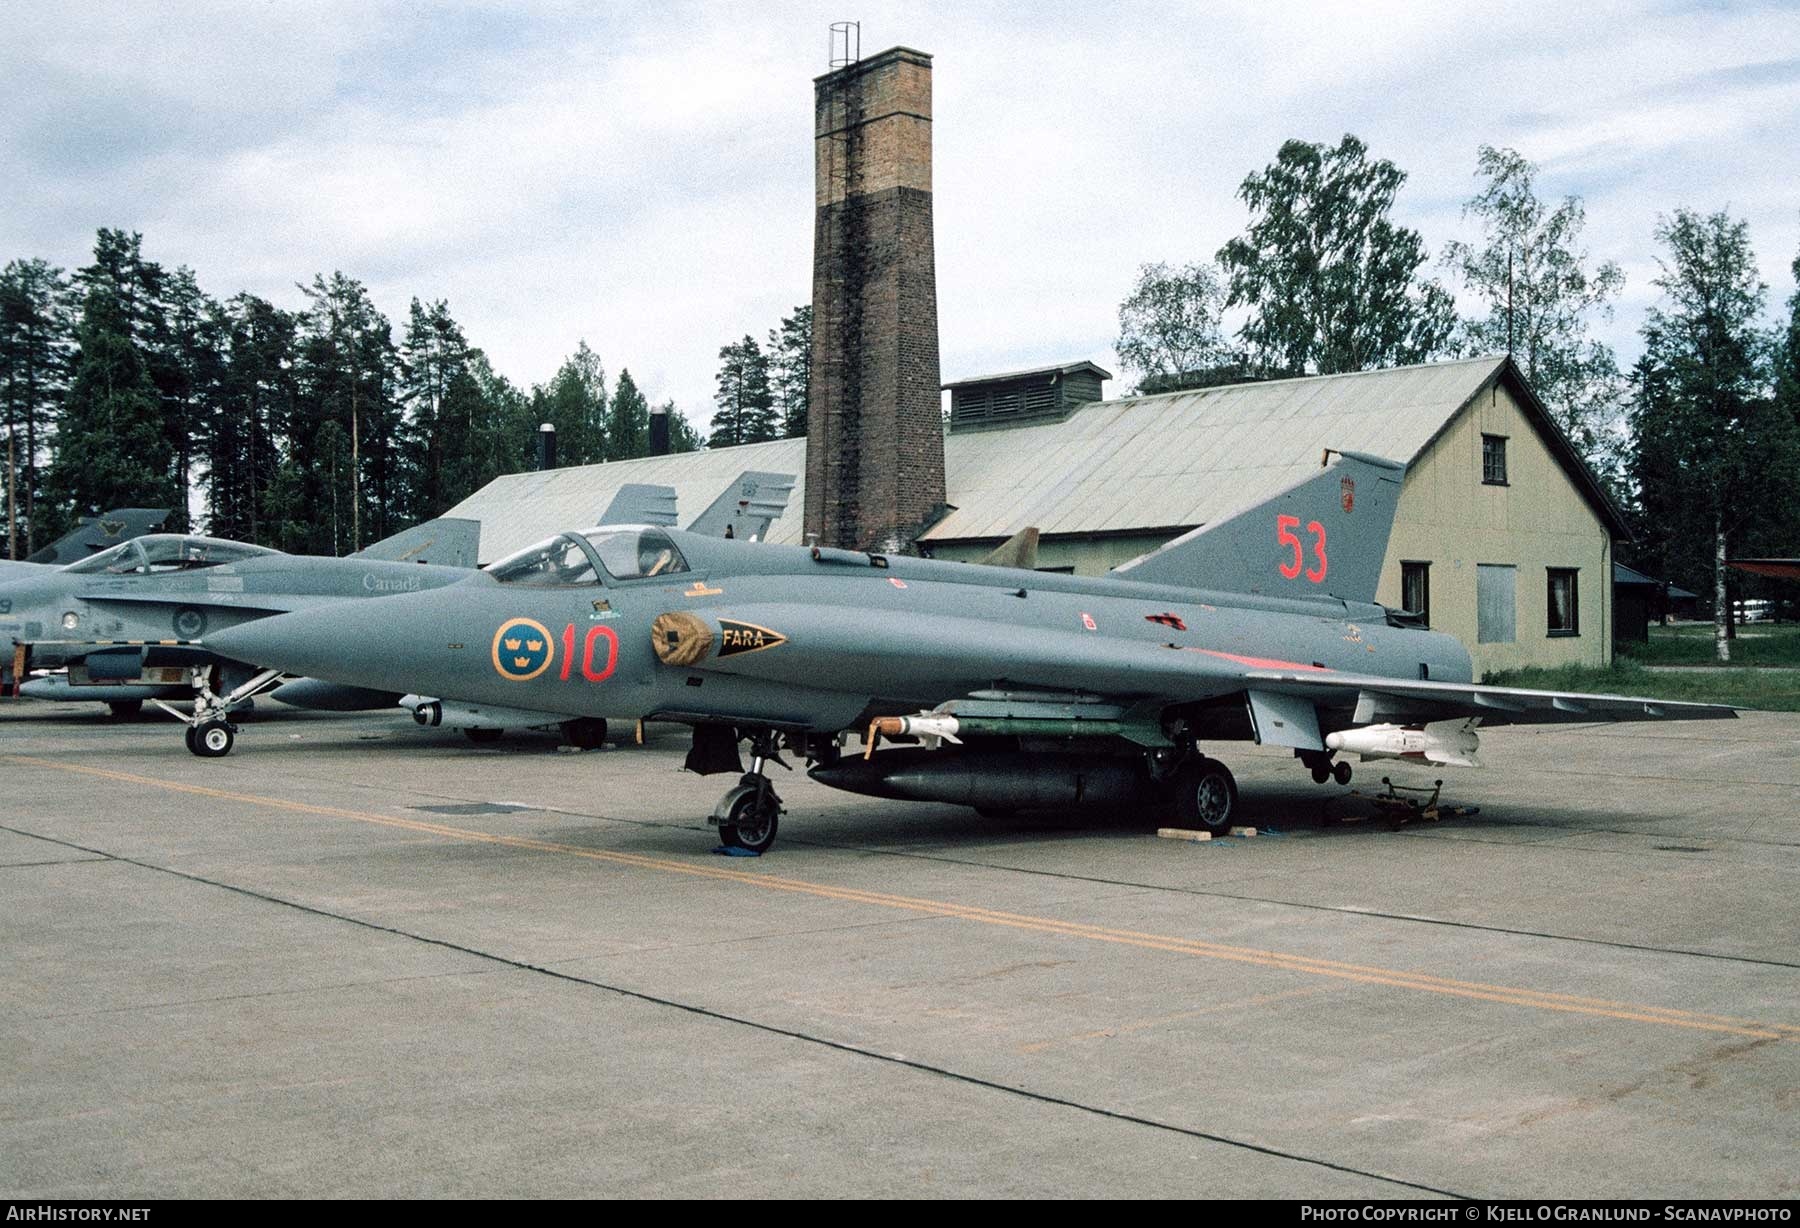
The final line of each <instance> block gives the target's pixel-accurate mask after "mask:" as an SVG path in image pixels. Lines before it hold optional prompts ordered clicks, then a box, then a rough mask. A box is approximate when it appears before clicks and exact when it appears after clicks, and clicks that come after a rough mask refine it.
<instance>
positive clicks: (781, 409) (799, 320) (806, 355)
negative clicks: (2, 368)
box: [769, 304, 813, 439]
mask: <svg viewBox="0 0 1800 1228" xmlns="http://www.w3.org/2000/svg"><path fill="white" fill-rule="evenodd" d="M812 317H813V312H812V306H811V305H810V304H806V305H802V306H799V307H796V308H794V313H793V314H792V315H790V316H788V317H787V318H785V319H784V320H782V322H781V326H780V327H779V328H772V329H770V330H769V392H770V394H771V396H772V397H773V398H774V407H775V412H776V414H777V416H778V418H779V420H780V423H781V434H782V437H783V438H786V439H799V438H801V437H802V436H804V435H805V434H806V411H807V404H808V402H809V401H810V399H811V397H812Z"/></svg>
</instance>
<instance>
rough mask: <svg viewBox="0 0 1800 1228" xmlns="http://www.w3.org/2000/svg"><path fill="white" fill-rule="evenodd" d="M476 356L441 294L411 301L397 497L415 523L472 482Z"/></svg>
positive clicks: (403, 352)
mask: <svg viewBox="0 0 1800 1228" xmlns="http://www.w3.org/2000/svg"><path fill="white" fill-rule="evenodd" d="M477 353H478V351H476V350H475V349H474V348H473V347H471V346H470V345H469V342H468V339H467V338H466V337H465V336H464V335H463V331H462V328H461V326H460V325H458V324H457V323H456V321H455V320H454V319H452V318H451V316H450V309H449V306H448V305H447V304H446V303H444V302H443V301H442V300H441V299H440V300H439V301H438V302H436V303H433V304H431V306H430V307H429V308H426V307H423V306H421V305H420V303H419V300H418V299H414V300H413V301H412V308H411V312H410V314H409V317H408V321H407V327H406V337H405V340H404V341H402V343H401V346H400V400H401V403H402V404H403V405H405V407H406V421H405V423H404V425H403V426H402V428H401V447H402V453H403V461H404V465H405V471H406V482H405V488H406V490H405V496H404V497H403V498H402V499H400V500H399V503H400V505H401V507H402V508H403V510H404V512H405V514H406V515H407V516H408V517H409V518H410V519H412V520H415V521H418V520H429V519H431V518H432V517H434V516H438V515H441V514H442V513H443V511H444V509H445V508H447V507H449V506H450V505H451V504H452V503H455V502H456V501H457V499H459V498H461V497H462V496H463V495H465V494H467V493H468V491H469V489H470V487H469V484H470V482H472V481H473V479H474V471H475V461H474V448H475V445H476V441H477V440H476V436H477V427H476V424H477V422H478V421H480V419H481V418H482V417H483V406H482V402H481V393H480V388H479V387H478V386H477V384H476V382H475V379H474V376H473V375H472V374H471V373H470V369H469V368H470V363H471V362H472V361H473V360H474V357H475V355H476V354H477Z"/></svg>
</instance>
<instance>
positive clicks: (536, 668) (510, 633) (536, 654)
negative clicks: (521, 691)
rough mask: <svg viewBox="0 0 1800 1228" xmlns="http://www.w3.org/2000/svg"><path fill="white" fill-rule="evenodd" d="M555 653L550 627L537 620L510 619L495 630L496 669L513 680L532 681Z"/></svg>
mask: <svg viewBox="0 0 1800 1228" xmlns="http://www.w3.org/2000/svg"><path fill="white" fill-rule="evenodd" d="M555 655H556V648H555V644H554V642H553V641H552V640H551V638H550V632H549V630H548V629H546V628H545V626H544V624H543V623H540V622H538V621H536V620H535V619H530V618H509V619H507V620H506V621H505V622H503V623H501V624H500V630H498V631H496V632H494V668H495V669H496V670H498V671H499V673H500V676H501V677H502V678H505V679H508V680H509V681H512V682H529V681H531V680H532V679H533V678H535V677H537V676H538V675H539V674H541V673H543V672H544V671H545V670H547V669H549V668H550V659H551V658H552V657H553V656H555Z"/></svg>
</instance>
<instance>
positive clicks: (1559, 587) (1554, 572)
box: [1549, 567, 1581, 635]
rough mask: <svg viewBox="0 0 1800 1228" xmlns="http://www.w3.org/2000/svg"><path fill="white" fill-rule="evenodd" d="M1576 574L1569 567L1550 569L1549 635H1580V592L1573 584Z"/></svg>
mask: <svg viewBox="0 0 1800 1228" xmlns="http://www.w3.org/2000/svg"><path fill="white" fill-rule="evenodd" d="M1577 574H1578V573H1577V572H1576V571H1575V570H1574V569H1573V568H1569V567H1552V568H1550V584H1549V593H1550V622H1549V630H1550V634H1551V635H1580V634H1581V608H1580V601H1579V597H1580V590H1579V589H1578V588H1577V586H1576V584H1575V577H1576V575H1577Z"/></svg>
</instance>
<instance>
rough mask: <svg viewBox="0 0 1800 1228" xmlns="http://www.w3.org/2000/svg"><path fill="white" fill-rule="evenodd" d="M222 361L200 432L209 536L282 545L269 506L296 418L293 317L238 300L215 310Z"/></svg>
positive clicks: (248, 298) (262, 303)
mask: <svg viewBox="0 0 1800 1228" xmlns="http://www.w3.org/2000/svg"><path fill="white" fill-rule="evenodd" d="M220 321H221V326H222V328H223V332H224V336H225V361H224V369H223V372H222V374H221V377H220V391H219V398H218V402H217V404H216V405H215V406H214V407H213V417H212V421H211V423H210V425H209V427H208V429H207V431H206V434H205V438H206V448H207V455H206V468H207V483H206V492H207V495H206V507H207V531H208V532H209V533H211V534H213V535H214V536H215V537H229V538H233V539H237V540H242V541H251V542H256V543H258V544H261V545H274V544H276V543H278V542H280V541H282V540H283V537H282V535H281V534H280V533H279V532H277V531H275V528H274V526H272V525H271V523H270V517H269V508H270V501H271V498H272V497H273V492H274V488H275V486H276V483H277V478H278V476H279V474H280V472H281V465H282V459H283V455H284V451H285V448H284V444H285V432H286V430H287V429H288V426H289V424H290V423H292V422H293V421H294V418H295V399H296V395H297V387H296V375H295V369H294V368H295V359H296V356H295V347H296V336H297V332H298V320H297V318H296V317H295V316H294V315H293V314H291V313H289V312H286V311H282V310H281V309H280V308H278V307H276V306H275V305H274V304H272V303H270V302H268V301H267V300H265V299H261V298H257V297H256V296H255V295H251V294H239V295H237V296H236V297H235V298H233V299H231V301H230V302H228V303H226V304H225V305H224V307H223V308H222V309H221V312H220Z"/></svg>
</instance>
